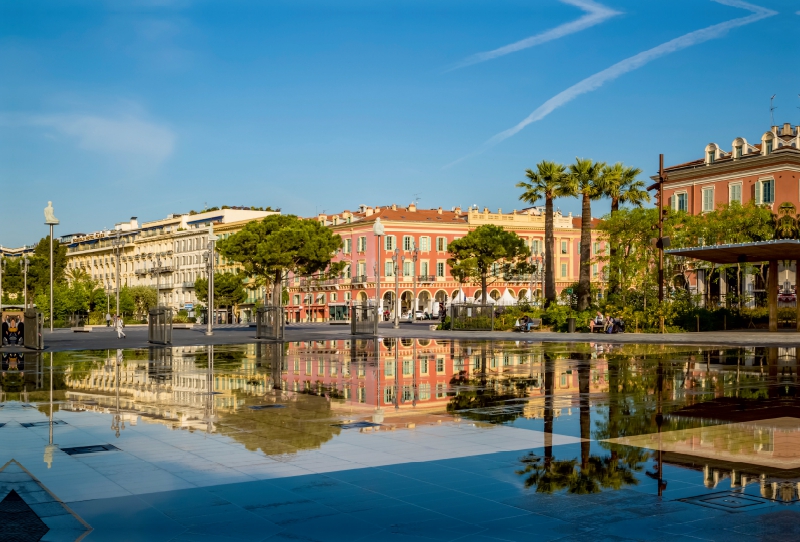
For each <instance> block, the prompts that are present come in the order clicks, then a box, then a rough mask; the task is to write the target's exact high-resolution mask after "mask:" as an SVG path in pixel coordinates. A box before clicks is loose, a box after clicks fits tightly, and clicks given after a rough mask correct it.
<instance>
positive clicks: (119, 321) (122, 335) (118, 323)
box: [114, 314, 125, 339]
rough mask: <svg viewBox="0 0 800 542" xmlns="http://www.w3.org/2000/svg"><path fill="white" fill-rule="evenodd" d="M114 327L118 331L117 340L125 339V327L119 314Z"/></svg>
mask: <svg viewBox="0 0 800 542" xmlns="http://www.w3.org/2000/svg"><path fill="white" fill-rule="evenodd" d="M114 327H115V328H116V330H117V339H124V338H125V332H124V331H122V328H123V327H125V325H124V324H123V323H122V318H120V316H119V314H117V316H116V320H115V321H114Z"/></svg>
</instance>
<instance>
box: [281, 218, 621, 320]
mask: <svg viewBox="0 0 800 542" xmlns="http://www.w3.org/2000/svg"><path fill="white" fill-rule="evenodd" d="M377 218H380V221H381V223H382V224H383V226H384V229H385V235H384V236H382V237H381V238H380V239H379V238H378V236H376V235H375V234H374V232H373V226H374V225H375V221H376V219H377ZM316 219H317V220H319V221H320V222H321V223H323V224H325V225H327V226H329V227H331V228H332V229H333V231H334V232H335V233H337V234H339V235H340V236H341V237H342V241H343V244H344V246H343V248H342V250H341V252H340V253H339V254H337V255H336V257H335V258H334V260H335V261H346V262H347V264H348V265H347V268H346V269H345V271H344V273H343V275H342V276H341V277H340V278H337V279H329V280H317V279H314V278H303V277H293V278H290V280H289V285H288V290H289V302H288V306H287V313H288V315H289V321H295V322H296V321H325V320H328V319H333V320H343V319H346V318H347V316H346V310H347V309H346V308H347V307H348V306H349V305H350V303H351V302H359V303H363V302H367V301H372V302H374V301H375V299H376V296H377V295H378V291H379V292H380V304H381V306H382V307H384V308H386V309H387V310H390V311H391V310H392V308H393V307H394V299H395V289H397V290H399V297H400V301H401V306H402V312H406V311H408V310H409V309H410V308H411V307H412V306H414V305H416V308H417V310H420V311H424V312H427V313H428V314H433V315H435V314H438V308H439V306H440V304H441V303H445V302H446V301H447V300H453V299H463V300H465V301H472V300H473V299H475V298H480V297H481V295H482V292H481V291H480V284H473V283H465V284H462V283H459V282H458V281H457V280H455V279H454V278H453V276H452V275H451V274H450V268H449V266H448V265H447V259H448V257H449V256H450V254H449V253H448V251H447V247H448V246H449V244H450V243H451V242H452V241H453V240H455V239H459V238H461V237H464V236H465V235H466V234H467V233H468V232H469V231H471V230H473V229H475V228H477V227H479V226H482V225H484V224H494V225H499V226H502V227H503V228H505V229H507V230H509V231H513V232H515V233H516V234H517V235H519V236H520V237H522V238H523V239H525V240H526V242H527V243H528V247H529V248H530V249H531V252H532V256H531V258H532V263H534V264H536V265H537V269H543V267H542V261H543V258H544V254H543V253H544V211H543V209H542V208H539V207H535V208H530V209H524V210H520V211H518V210H514V211H512V212H510V213H503V212H502V210H500V209H498V211H497V212H496V213H492V212H490V211H489V210H488V209H485V208H484V209H483V210H479V209H477V208H471V209H467V210H466V211H462V210H461V208H459V207H455V208H453V209H452V210H450V211H446V210H443V209H442V208H441V207H439V208H438V209H418V208H417V207H416V205H414V204H411V205H409V206H408V207H398V206H397V205H391V206H387V207H375V208H373V207H367V206H363V205H362V206H361V207H360V208H359V210H358V211H354V212H351V211H344V212H342V213H339V214H335V215H319V216H317V218H316ZM554 223H555V247H554V258H555V260H556V261H555V274H556V288H557V290H558V292H561V290H562V289H564V288H566V287H568V286H570V285H572V284H574V283H575V282H577V280H578V271H579V261H580V218H579V217H573V216H571V214H570V215H569V216H562V214H561V213H560V212H556V213H555V216H554ZM605 253H606V247H605V243H603V242H601V241H600V240H599V239H595V237H594V235H593V241H592V255H593V256H595V255H597V256H602V255H604V254H605ZM395 255H397V256H399V258H400V262H398V263H397V266H395V263H394V262H393V261H392V257H393V256H395ZM395 269H397V270H398V273H397V274H395ZM602 269H603V263H602V262H599V261H598V262H593V263H592V277H593V280H596V281H597V282H598V283H600V284H601V287H602V277H603V273H602ZM376 277H377V278H378V280H377V281H376ZM542 279H543V274H542V273H541V272H537V273H534V274H533V275H527V276H503V275H502V272H498V274H497V275H496V276H493V277H491V278H490V281H489V286H488V290H489V292H488V294H489V296H490V297H491V298H492V299H493V300H495V301H498V302H513V301H516V300H519V299H522V298H530V292H531V291H533V299H534V300H535V299H537V298H538V297H540V296H541V292H542ZM415 299H416V303H415V302H414V300H415ZM501 300H502V301H501Z"/></svg>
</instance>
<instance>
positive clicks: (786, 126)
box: [781, 122, 792, 136]
mask: <svg viewBox="0 0 800 542" xmlns="http://www.w3.org/2000/svg"><path fill="white" fill-rule="evenodd" d="M781 135H785V136H790V135H792V124H791V123H790V122H785V123H783V131H782V132H781Z"/></svg>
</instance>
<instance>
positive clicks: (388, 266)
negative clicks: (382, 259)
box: [383, 262, 394, 277]
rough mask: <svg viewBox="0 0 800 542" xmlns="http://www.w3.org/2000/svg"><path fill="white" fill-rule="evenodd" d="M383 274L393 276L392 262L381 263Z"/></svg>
mask: <svg viewBox="0 0 800 542" xmlns="http://www.w3.org/2000/svg"><path fill="white" fill-rule="evenodd" d="M383 274H384V276H387V277H393V276H394V262H386V263H385V264H383Z"/></svg>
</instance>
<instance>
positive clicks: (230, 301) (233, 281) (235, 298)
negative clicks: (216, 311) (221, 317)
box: [194, 273, 247, 308]
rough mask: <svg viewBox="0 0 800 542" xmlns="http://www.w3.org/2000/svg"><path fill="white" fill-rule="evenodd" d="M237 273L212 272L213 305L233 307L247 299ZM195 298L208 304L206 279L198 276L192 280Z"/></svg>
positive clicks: (241, 277) (241, 276)
mask: <svg viewBox="0 0 800 542" xmlns="http://www.w3.org/2000/svg"><path fill="white" fill-rule="evenodd" d="M243 278H244V276H243V275H241V274H239V273H214V307H215V308H216V307H234V306H236V305H238V304H239V303H242V302H243V301H244V300H245V299H247V293H246V292H245V290H244V284H243V282H242V279H243ZM194 291H195V294H196V295H197V299H199V300H200V301H201V302H203V303H206V304H208V279H207V278H201V277H198V278H197V280H195V281H194Z"/></svg>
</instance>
